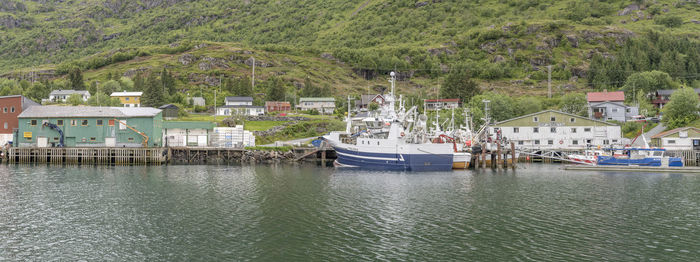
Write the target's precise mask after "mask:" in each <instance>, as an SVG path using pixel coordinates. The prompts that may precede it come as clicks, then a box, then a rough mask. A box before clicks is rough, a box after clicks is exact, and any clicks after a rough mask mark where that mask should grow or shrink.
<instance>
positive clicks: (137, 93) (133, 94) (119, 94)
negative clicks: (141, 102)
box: [110, 91, 143, 96]
mask: <svg viewBox="0 0 700 262" xmlns="http://www.w3.org/2000/svg"><path fill="white" fill-rule="evenodd" d="M142 95H143V92H126V91H123V92H114V93H112V94H111V95H110V96H142Z"/></svg>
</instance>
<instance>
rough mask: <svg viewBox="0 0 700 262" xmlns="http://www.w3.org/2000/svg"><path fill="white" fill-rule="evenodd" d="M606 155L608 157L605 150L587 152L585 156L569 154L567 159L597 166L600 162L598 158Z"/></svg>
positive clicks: (584, 153)
mask: <svg viewBox="0 0 700 262" xmlns="http://www.w3.org/2000/svg"><path fill="white" fill-rule="evenodd" d="M604 155H606V153H605V151H603V150H585V151H584V152H583V154H568V155H566V157H568V158H569V160H571V161H574V162H578V163H583V164H596V163H597V162H598V156H604Z"/></svg>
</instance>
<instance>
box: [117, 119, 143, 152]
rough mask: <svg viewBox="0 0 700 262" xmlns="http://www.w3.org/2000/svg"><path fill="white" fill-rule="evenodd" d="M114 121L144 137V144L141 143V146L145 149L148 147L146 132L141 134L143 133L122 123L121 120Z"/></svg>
mask: <svg viewBox="0 0 700 262" xmlns="http://www.w3.org/2000/svg"><path fill="white" fill-rule="evenodd" d="M113 120H114V121H117V122H119V123H120V124H122V125H124V126H126V127H127V128H129V129H131V130H132V131H134V132H136V133H137V134H139V135H141V136H142V137H143V142H141V144H142V145H143V147H148V136H147V135H146V134H145V133H144V132H141V131H138V130H136V128H133V127H131V126H130V125H127V124H126V123H125V122H123V121H121V120H119V119H116V118H115V119H113Z"/></svg>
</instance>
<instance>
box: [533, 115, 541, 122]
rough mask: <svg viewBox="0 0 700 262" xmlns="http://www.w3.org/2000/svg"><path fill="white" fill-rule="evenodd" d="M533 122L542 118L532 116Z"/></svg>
mask: <svg viewBox="0 0 700 262" xmlns="http://www.w3.org/2000/svg"><path fill="white" fill-rule="evenodd" d="M532 122H540V118H539V117H536V116H535V117H533V118H532Z"/></svg>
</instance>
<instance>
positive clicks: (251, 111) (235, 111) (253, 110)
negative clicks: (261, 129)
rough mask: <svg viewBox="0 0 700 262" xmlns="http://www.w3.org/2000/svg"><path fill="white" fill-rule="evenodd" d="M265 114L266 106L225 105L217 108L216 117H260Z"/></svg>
mask: <svg viewBox="0 0 700 262" xmlns="http://www.w3.org/2000/svg"><path fill="white" fill-rule="evenodd" d="M264 114H265V107H264V106H254V105H225V106H221V107H217V108H216V115H219V116H231V115H243V116H259V115H264Z"/></svg>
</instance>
